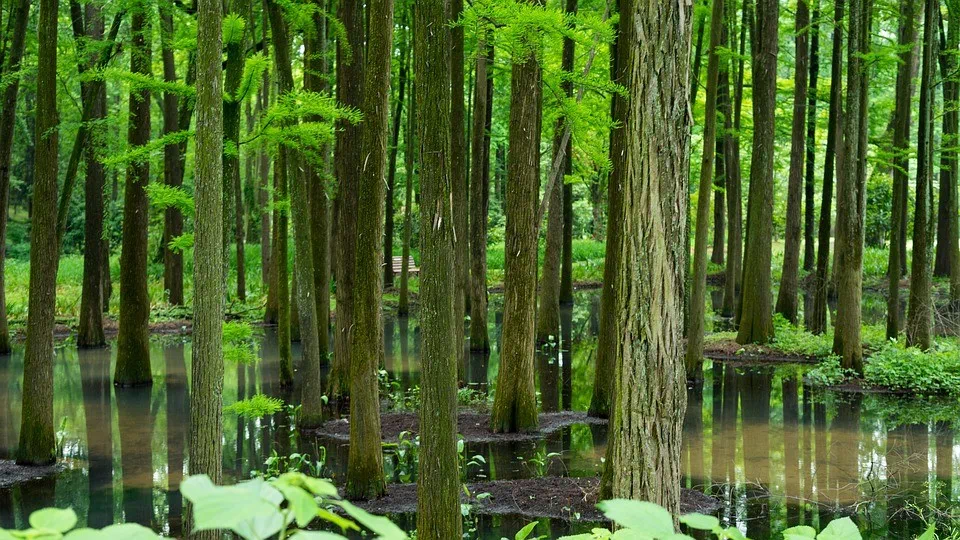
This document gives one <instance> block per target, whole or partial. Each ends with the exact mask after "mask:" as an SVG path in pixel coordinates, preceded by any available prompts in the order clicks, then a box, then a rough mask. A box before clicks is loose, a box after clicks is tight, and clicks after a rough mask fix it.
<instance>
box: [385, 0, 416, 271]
mask: <svg viewBox="0 0 960 540" xmlns="http://www.w3.org/2000/svg"><path fill="white" fill-rule="evenodd" d="M406 20H407V12H406V10H404V12H403V16H402V17H401V19H400V27H401V28H406V26H407V22H406ZM406 36H407V33H406V31H405V30H404V33H403V38H402V39H401V40H400V70H399V73H397V105H396V107H394V109H393V131H392V134H391V136H390V165H389V166H388V167H387V195H386V208H387V212H386V217H385V218H384V223H385V226H386V230H385V232H384V234H383V286H384V287H385V288H388V289H389V288H390V287H393V214H394V196H395V193H394V188H395V187H396V184H397V153H398V152H399V150H400V128H401V126H403V102H404V99H405V96H404V92H405V90H406V88H407V69H408V66H409V62H410V55H409V54H408V52H407V48H408V47H409V46H410V45H409V43H408V41H407V37H406ZM407 114H410V113H409V112H408V113H407Z"/></svg>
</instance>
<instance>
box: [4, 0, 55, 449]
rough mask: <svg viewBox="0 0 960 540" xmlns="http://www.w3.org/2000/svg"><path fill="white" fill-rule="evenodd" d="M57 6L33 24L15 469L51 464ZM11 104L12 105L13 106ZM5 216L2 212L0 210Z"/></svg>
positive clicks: (49, 5) (43, 10) (50, 5)
mask: <svg viewBox="0 0 960 540" xmlns="http://www.w3.org/2000/svg"><path fill="white" fill-rule="evenodd" d="M57 3H58V2H57V0H41V2H40V13H39V16H38V18H37V19H38V22H37V109H36V145H37V150H36V151H37V154H36V160H35V162H34V167H35V169H34V170H35V172H34V184H33V203H34V207H35V210H36V211H35V212H34V213H33V216H32V220H31V225H32V227H31V230H30V292H29V299H28V307H27V309H28V310H29V313H30V317H29V319H28V321H27V345H26V352H25V353H24V357H23V402H22V409H21V415H20V416H21V420H20V441H19V443H18V445H17V464H18V465H45V464H48V463H53V462H54V461H55V460H56V441H55V438H54V433H53V429H54V428H53V359H54V349H53V326H54V322H55V316H56V304H57V262H58V261H59V258H60V250H59V245H58V244H57V172H58V165H59V161H58V151H57V142H58V136H57V132H58V128H59V118H58V114H57ZM18 63H19V62H18ZM14 101H15V100H14ZM3 211H4V214H6V208H4V209H3Z"/></svg>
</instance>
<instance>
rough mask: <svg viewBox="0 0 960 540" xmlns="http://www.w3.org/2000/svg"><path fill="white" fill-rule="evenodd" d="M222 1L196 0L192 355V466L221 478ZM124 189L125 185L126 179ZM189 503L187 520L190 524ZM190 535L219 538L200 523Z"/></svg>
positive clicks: (216, 479) (187, 527)
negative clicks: (201, 528) (198, 529)
mask: <svg viewBox="0 0 960 540" xmlns="http://www.w3.org/2000/svg"><path fill="white" fill-rule="evenodd" d="M222 19H223V14H222V4H221V3H220V2H216V1H213V0H198V2H197V44H198V49H197V56H196V65H197V133H196V140H197V142H196V154H195V159H196V161H195V164H194V167H195V170H196V180H195V181H196V193H197V194H196V199H195V202H194V206H195V208H196V211H195V213H194V214H195V216H196V221H195V223H194V230H195V233H194V234H195V237H194V238H195V244H194V250H193V268H194V280H193V282H194V285H193V286H194V294H193V361H192V363H191V375H192V376H191V379H190V437H189V441H190V449H189V455H190V474H206V475H207V476H209V477H210V479H211V480H213V482H214V483H219V482H220V481H221V480H222V473H223V471H222V468H223V465H222V462H223V452H222V449H221V437H222V434H223V417H222V416H223V415H222V402H223V311H224V306H223V302H224V298H223V296H224V290H225V286H224V282H223V281H224V279H223V278H224V275H223V215H222V212H223V200H222V199H223V197H224V196H225V194H224V192H223V87H222V85H221V76H222V73H223V69H222V67H221V63H220V62H221V58H222V51H223V43H222V39H223V37H222V33H223V32H222V26H223V25H222ZM128 189H129V187H128ZM190 514H191V510H190V508H189V507H187V509H186V515H187V516H188V518H187V524H186V525H185V526H184V530H188V531H189V530H192V526H191V525H190V519H189V515H190ZM193 537H194V538H204V539H214V538H219V537H220V533H219V532H218V531H204V532H202V533H199V534H196V535H194V536H193Z"/></svg>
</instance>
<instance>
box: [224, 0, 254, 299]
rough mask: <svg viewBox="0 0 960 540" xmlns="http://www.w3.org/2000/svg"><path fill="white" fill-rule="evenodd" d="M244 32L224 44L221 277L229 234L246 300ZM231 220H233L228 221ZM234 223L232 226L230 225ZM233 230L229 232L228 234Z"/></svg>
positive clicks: (237, 6) (235, 9)
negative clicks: (242, 186)
mask: <svg viewBox="0 0 960 540" xmlns="http://www.w3.org/2000/svg"><path fill="white" fill-rule="evenodd" d="M247 1H248V0H238V1H234V2H231V3H230V9H229V11H228V13H229V14H232V15H239V16H241V17H243V16H246V12H247V7H246V5H245V4H246V2H247ZM246 29H247V27H246V26H244V30H243V31H241V32H239V33H237V32H233V33H232V34H233V35H231V36H230V38H231V39H230V41H227V42H226V43H224V49H225V50H226V55H227V61H226V69H225V77H224V82H223V90H224V100H223V138H224V141H225V142H224V151H223V219H224V222H223V250H224V258H223V264H224V275H225V276H228V275H229V274H230V272H229V270H230V243H231V238H230V237H231V234H230V233H231V232H233V233H234V234H233V241H234V242H235V243H236V246H237V298H238V299H239V300H240V301H241V302H243V301H245V300H246V295H247V293H246V279H245V276H244V275H243V273H244V268H243V266H244V264H243V263H244V261H243V201H242V197H241V194H240V112H241V105H242V103H241V102H240V101H239V100H238V99H237V97H236V93H237V89H238V88H239V87H240V78H241V77H242V76H243V63H244V57H245V56H246V55H245V53H244V49H245V48H246V43H245V41H246V34H247V32H246ZM231 217H235V219H234V220H231ZM231 221H233V223H231ZM231 229H232V231H231Z"/></svg>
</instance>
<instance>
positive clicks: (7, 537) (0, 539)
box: [0, 529, 16, 540]
mask: <svg viewBox="0 0 960 540" xmlns="http://www.w3.org/2000/svg"><path fill="white" fill-rule="evenodd" d="M0 540H16V539H15V538H14V537H13V536H12V535H11V534H10V533H8V532H7V531H5V530H3V529H0Z"/></svg>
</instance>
